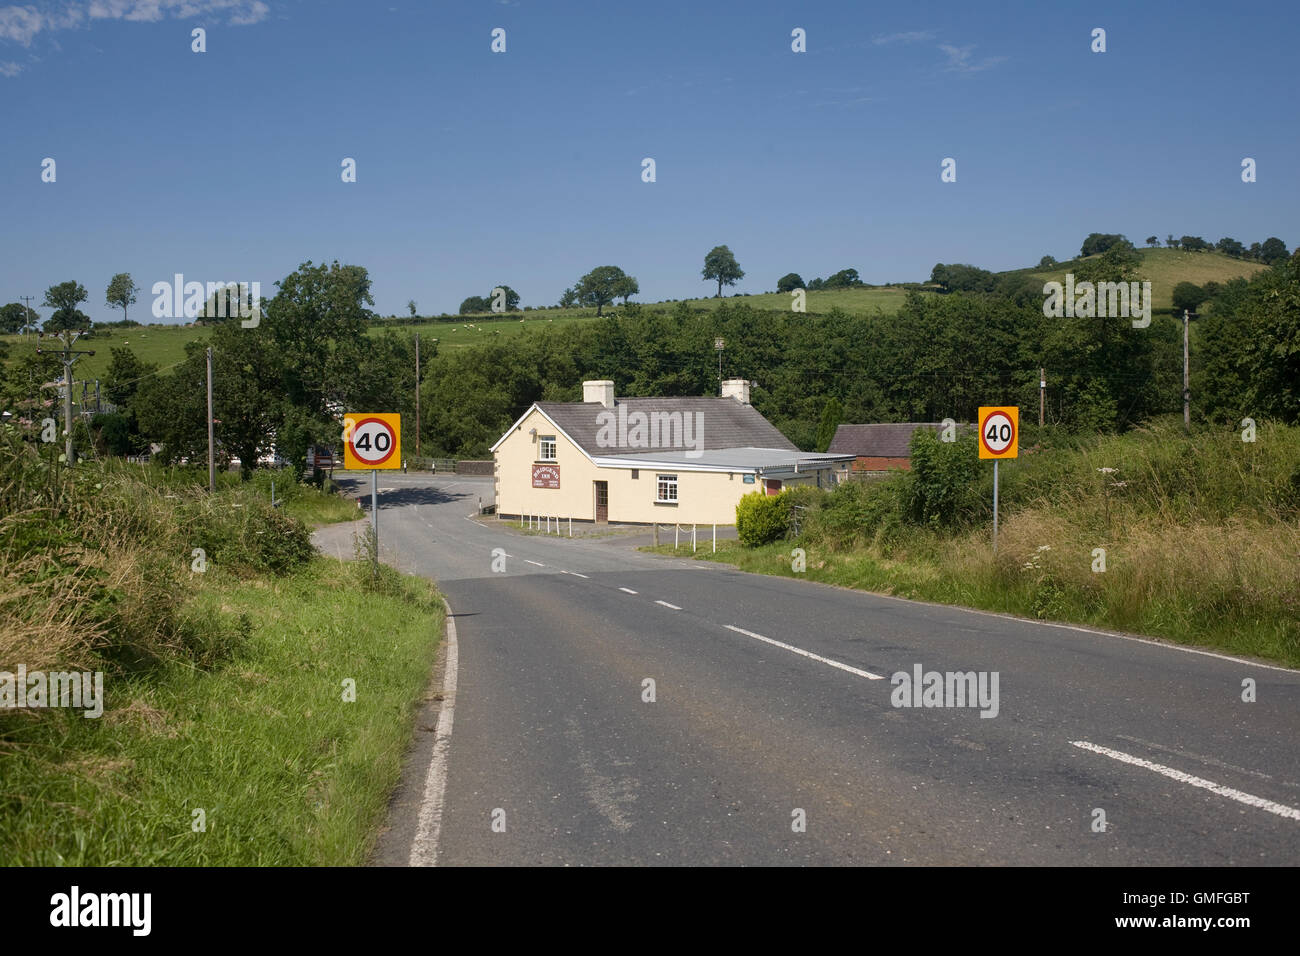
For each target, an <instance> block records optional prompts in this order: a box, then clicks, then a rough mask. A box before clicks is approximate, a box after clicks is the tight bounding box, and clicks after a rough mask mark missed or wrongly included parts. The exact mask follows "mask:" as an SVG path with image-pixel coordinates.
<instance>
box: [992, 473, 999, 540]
mask: <svg viewBox="0 0 1300 956" xmlns="http://www.w3.org/2000/svg"><path fill="white" fill-rule="evenodd" d="M993 553H994V554H997V553H998V459H997V458H994V459H993Z"/></svg>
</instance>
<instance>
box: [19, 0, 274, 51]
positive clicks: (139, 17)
mask: <svg viewBox="0 0 1300 956" xmlns="http://www.w3.org/2000/svg"><path fill="white" fill-rule="evenodd" d="M270 12H271V8H270V7H268V6H267V5H266V4H265V3H263V2H262V0H89V2H84V3H65V4H61V5H59V6H58V7H57V8H56V7H55V6H54V5H52V4H46V5H44V6H43V7H37V6H34V5H31V4H26V5H23V6H8V7H0V40H8V41H9V42H11V43H19V44H21V45H22V46H31V43H32V39H33V38H35V37H36V36H37V35H39V34H41V33H52V32H54V31H56V30H70V29H73V28H75V27H79V26H82V25H83V24H85V23H86V22H87V21H93V20H127V21H131V22H136V23H156V22H158V21H159V20H165V19H167V18H169V17H170V18H172V19H190V18H193V17H216V18H221V17H224V18H225V19H226V21H227V22H228V23H229V24H230V25H231V26H248V25H250V24H254V23H260V22H261V21H262V20H265V19H266V16H267V14H269V13H270Z"/></svg>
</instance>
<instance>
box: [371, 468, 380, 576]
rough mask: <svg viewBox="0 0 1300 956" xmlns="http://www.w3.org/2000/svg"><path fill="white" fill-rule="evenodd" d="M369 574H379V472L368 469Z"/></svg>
mask: <svg viewBox="0 0 1300 956" xmlns="http://www.w3.org/2000/svg"><path fill="white" fill-rule="evenodd" d="M370 530H371V532H372V534H371V541H370V545H371V552H370V563H371V568H370V576H371V577H372V578H374V577H378V576H379V472H378V471H377V470H375V469H373V468H372V469H371V470H370Z"/></svg>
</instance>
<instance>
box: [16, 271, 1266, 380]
mask: <svg viewBox="0 0 1300 956" xmlns="http://www.w3.org/2000/svg"><path fill="white" fill-rule="evenodd" d="M1140 252H1141V254H1142V259H1143V262H1142V265H1141V266H1140V267H1139V269H1138V273H1139V275H1140V276H1141V278H1143V279H1150V280H1151V292H1152V296H1153V298H1154V306H1155V308H1158V309H1159V308H1169V307H1170V305H1171V299H1172V296H1173V290H1174V286H1176V285H1177V284H1178V283H1179V282H1194V283H1196V284H1197V285H1203V284H1204V283H1206V282H1209V281H1211V280H1213V281H1215V282H1220V283H1221V282H1225V281H1227V280H1228V279H1232V278H1235V277H1237V276H1242V277H1249V276H1251V275H1254V274H1255V273H1256V272H1258V271H1260V270H1261V269H1263V268H1265V267H1264V266H1262V265H1260V264H1259V263H1256V262H1244V261H1242V260H1240V259H1232V258H1229V257H1228V256H1225V255H1221V254H1219V253H1217V252H1183V251H1181V250H1178V249H1143V250H1140ZM1080 261H1082V260H1078V259H1076V260H1072V261H1071V262H1064V263H1061V264H1059V265H1057V266H1056V267H1054V268H1053V269H1047V270H1043V269H1036V268H1029V269H1017V270H1010V271H1011V272H1012V273H1020V274H1023V275H1026V276H1030V277H1032V278H1033V279H1035V280H1038V281H1041V282H1047V281H1049V280H1056V281H1058V282H1059V281H1064V277H1065V273H1066V272H1068V271H1070V269H1071V268H1072V267H1073V266H1075V265H1077V264H1078V262H1080ZM906 296H907V290H906V289H904V288H902V287H901V286H888V287H883V286H882V287H867V288H860V289H827V290H823V291H818V292H809V293H808V298H807V307H808V312H809V313H811V314H818V313H825V312H829V311H830V310H831V309H833V308H838V309H842V310H843V311H845V312H848V313H849V314H850V315H870V314H874V313H882V314H885V315H892V314H893V313H895V312H897V311H898V309H899V307H900V306H901V305H902V303H903V300H904V299H905V298H906ZM683 301H685V302H686V304H687V305H688V306H689V307H690V308H692V309H716V308H717V307H718V306H719V304H721V303H722V302H728V303H731V304H736V303H740V302H743V303H745V304H747V305H749V306H751V307H752V308H755V309H761V310H777V311H781V312H786V311H788V310H789V308H790V296H789V295H788V294H787V293H781V292H768V293H759V294H757V295H746V296H730V297H725V298H722V299H716V298H703V299H686V300H683ZM676 305H677V303H676V302H653V303H643V304H642V308H643V309H645V310H649V311H652V312H655V311H661V312H666V311H669V310H671V309H673V308H675V307H676ZM619 311H620V309H619V308H618V307H613V308H608V307H607V308H606V310H605V312H606V314H609V313H611V312H613V313H617V312H619ZM595 316H596V310H595V309H559V308H551V309H533V310H531V311H528V312H515V313H513V314H511V315H509V316H498V315H495V314H493V313H486V314H483V315H466V316H459V317H458V318H457V319H456V320H455V321H435V320H433V319H429V320H428V321H427V322H420V323H412V324H409V325H408V324H402V325H397V324H394V325H393V326H392V327H393V328H394V329H395V330H396V331H397V332H398V333H400V334H408V333H411V332H417V331H418V332H419V333H420V336H421V338H422V339H423V340H424V341H426V342H428V341H435V340H436V341H437V343H438V347H439V349H441V350H446V349H454V348H464V347H466V346H470V345H479V344H482V343H484V342H486V341H489V340H495V341H501V340H502V339H510V338H514V337H516V336H519V335H526V334H529V333H531V332H533V331H536V330H537V329H538V328H540V327H544V326H550V327H553V326H554V325H556V324H564V323H567V322H580V321H585V320H588V319H592V318H595ZM385 325H386V324H385V323H383V322H379V323H376V325H375V326H374V327H373V328H372V329H371V334H372V335H373V334H377V333H379V331H380V330H381V329H383V328H384V327H385ZM206 335H207V330H206V329H203V328H185V327H182V326H174V325H171V326H169V325H151V326H147V327H144V328H136V329H104V330H102V331H101V332H100V334H98V335H96V336H95V337H94V338H93V339H89V340H86V341H85V342H84V347H85V348H90V349H94V350H95V352H96V354H95V355H93V356H84V357H83V358H81V359H80V360H79V361H78V362H77V366H76V373H75V374H76V378H77V379H78V380H80V379H94V378H100V379H102V378H104V377H105V374H106V373H107V371H108V363H109V361H110V360H111V358H112V356H111V353H110V352H109V349H110V347H112V346H127V347H129V348H130V349H132V351H134V352H135V353H136V355H138V356H139V357H140V358H141V359H142V360H144V361H146V362H156V363H158V364H159V365H160V366H162V367H163V368H167V367H169V366H172V365H175V364H176V363H178V362H180V361H181V360H182V359H184V358H185V344H186V343H187V342H194V341H199V340H202V339H203V338H205V337H206ZM0 341H4V342H8V343H9V345H10V358H11V360H12V359H14V358H17V357H18V356H20V355H22V354H23V353H24V352H25V351H27V350H30V349H34V348H36V340H35V339H29V340H27V341H23V340H22V339H21V338H20V337H19V336H16V335H5V336H0ZM78 347H82V345H81V344H79V346H78Z"/></svg>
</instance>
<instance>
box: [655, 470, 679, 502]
mask: <svg viewBox="0 0 1300 956" xmlns="http://www.w3.org/2000/svg"><path fill="white" fill-rule="evenodd" d="M655 489H656V492H657V494H658V497H657V498H655V501H659V502H664V503H669V504H674V505H675V504H677V476H676V475H656V476H655Z"/></svg>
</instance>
